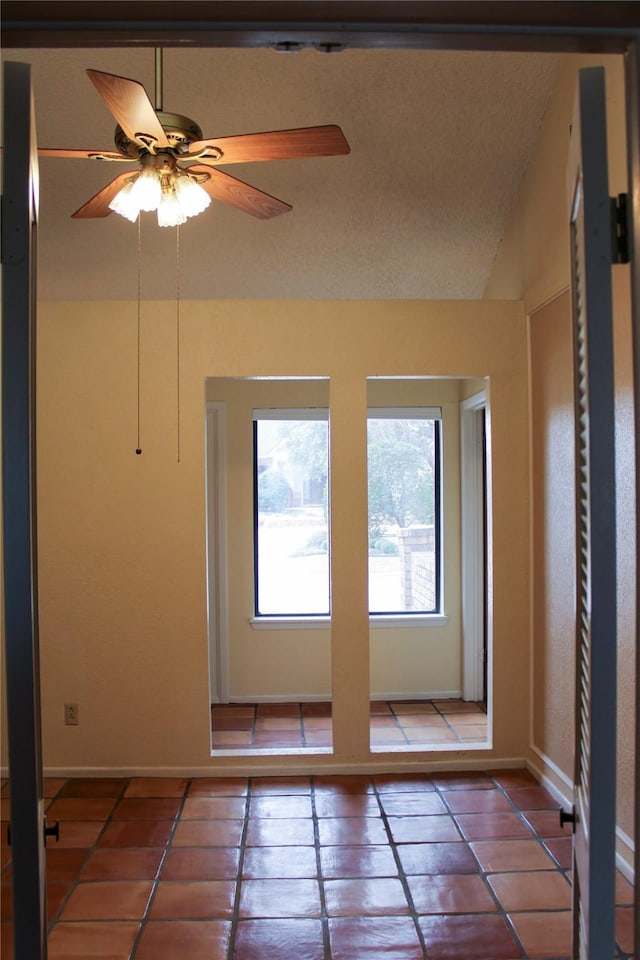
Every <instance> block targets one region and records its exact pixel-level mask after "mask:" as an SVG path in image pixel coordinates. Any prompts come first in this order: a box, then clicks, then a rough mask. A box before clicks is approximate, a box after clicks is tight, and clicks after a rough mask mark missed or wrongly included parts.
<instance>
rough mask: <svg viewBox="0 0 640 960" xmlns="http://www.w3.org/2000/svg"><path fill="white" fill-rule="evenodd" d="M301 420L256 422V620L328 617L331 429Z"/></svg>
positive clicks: (318, 421) (321, 422) (315, 421)
mask: <svg viewBox="0 0 640 960" xmlns="http://www.w3.org/2000/svg"><path fill="white" fill-rule="evenodd" d="M300 413H301V417H300V419H290V420H285V419H260V418H257V419H256V420H255V422H254V428H255V487H256V516H255V523H256V528H255V543H256V614H257V615H263V616H265V615H271V616H276V615H281V616H288V615H291V616H293V615H307V616H308V615H314V614H317V615H321V614H325V615H327V614H328V613H329V535H328V526H327V516H328V502H327V498H328V492H327V482H328V422H327V419H326V416H325V417H324V418H323V419H307V418H306V417H304V418H303V416H302V414H303V411H300ZM310 415H311V414H310ZM316 415H317V414H316Z"/></svg>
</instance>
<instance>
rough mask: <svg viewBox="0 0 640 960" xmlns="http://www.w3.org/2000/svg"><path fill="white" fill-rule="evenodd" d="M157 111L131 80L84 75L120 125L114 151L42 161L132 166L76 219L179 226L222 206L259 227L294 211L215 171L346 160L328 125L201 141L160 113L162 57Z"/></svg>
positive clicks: (345, 149) (191, 127) (177, 118)
mask: <svg viewBox="0 0 640 960" xmlns="http://www.w3.org/2000/svg"><path fill="white" fill-rule="evenodd" d="M155 53H156V106H155V108H154V106H153V105H152V103H151V100H150V99H149V97H148V95H147V92H146V90H145V88H144V86H143V85H142V84H141V83H139V82H138V81H136V80H129V79H127V78H125V77H119V76H115V75H114V74H111V73H102V72H101V71H99V70H87V75H88V76H89V79H90V80H91V82H92V83H93V85H94V86H95V87H96V89H97V91H98V93H99V94H100V96H101V97H102V98H103V100H104V101H105V103H106V105H107V107H108V108H109V110H110V111H111V113H112V114H113V116H114V117H115V119H116V120H117V123H118V126H117V127H116V130H115V146H116V150H65V149H48V148H43V149H40V150H38V153H39V154H40V156H44V157H66V158H76V159H90V160H104V161H117V162H126V163H135V164H136V165H137V169H136V170H134V171H133V172H131V171H128V172H126V173H121V174H119V175H118V176H117V177H115V178H114V179H113V180H111V182H110V183H108V184H107V185H106V186H105V187H103V188H102V190H100V191H99V192H98V193H96V194H95V196H93V197H91V199H90V200H88V201H87V202H86V203H85V204H83V206H81V207H80V209H79V210H76V212H75V213H73V214H72V217H73V218H76V219H82V218H93V217H106V216H108V215H109V214H110V213H111V212H112V211H115V212H116V213H119V214H120V215H121V216H124V217H126V218H127V219H128V220H131V221H132V222H133V221H135V220H137V218H138V214H139V213H140V211H141V210H144V211H151V210H156V211H157V216H158V223H159V225H160V226H177V225H178V224H180V223H184V222H185V220H186V219H187V218H188V217H190V216H195V215H196V214H198V213H201V212H202V211H203V210H204V209H205V208H206V207H207V206H208V205H209V203H210V202H211V198H212V197H213V198H215V199H216V200H220V201H222V202H223V203H227V204H230V205H231V206H233V207H237V208H238V209H240V210H243V211H244V212H245V213H249V214H251V215H252V216H254V217H258V218H259V219H261V220H268V219H270V218H271V217H276V216H278V215H279V214H281V213H286V212H287V211H289V210H291V209H292V208H291V205H290V204H288V203H285V202H284V201H283V200H278V199H277V198H276V197H272V196H270V195H269V194H268V193H264V192H263V191H262V190H258V189H257V188H256V187H253V186H251V185H250V184H248V183H244V182H243V181H242V180H238V179H237V178H236V177H232V176H231V175H230V174H228V173H224V172H223V171H222V170H218V169H217V166H218V164H227V163H252V162H254V161H258V160H286V159H295V158H304V157H330V156H337V155H340V154H347V153H349V152H350V147H349V144H348V143H347V141H346V139H345V137H344V134H343V133H342V130H341V129H340V127H338V126H335V125H333V124H329V125H325V126H318V127H299V128H297V129H293V130H277V131H272V132H268V133H249V134H241V135H238V136H231V137H219V138H203V135H202V130H201V129H200V127H199V126H198V124H197V123H196V122H195V121H194V120H191V119H190V118H189V117H185V116H182V115H180V114H174V113H166V112H164V110H163V109H162V50H156V51H155Z"/></svg>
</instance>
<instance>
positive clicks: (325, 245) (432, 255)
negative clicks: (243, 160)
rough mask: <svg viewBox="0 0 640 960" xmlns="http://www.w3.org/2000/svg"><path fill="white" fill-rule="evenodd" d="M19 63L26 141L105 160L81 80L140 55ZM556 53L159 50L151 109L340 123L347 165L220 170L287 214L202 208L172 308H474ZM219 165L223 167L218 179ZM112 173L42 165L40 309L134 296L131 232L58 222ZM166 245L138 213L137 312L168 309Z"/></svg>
mask: <svg viewBox="0 0 640 960" xmlns="http://www.w3.org/2000/svg"><path fill="white" fill-rule="evenodd" d="M5 58H6V59H11V60H20V61H23V62H28V63H31V64H32V76H33V86H34V92H35V103H36V118H37V133H38V141H39V144H40V145H41V146H45V147H76V148H82V149H94V148H95V149H98V150H106V149H109V150H110V149H112V148H113V129H114V126H115V123H114V121H113V118H112V117H111V114H110V113H109V112H108V110H107V108H106V106H105V104H104V102H103V101H102V100H101V98H100V97H99V95H98V94H97V92H96V90H95V89H94V87H93V86H92V84H91V83H90V82H89V79H88V78H87V76H86V74H85V69H86V68H88V67H89V68H94V69H98V70H103V71H106V72H109V73H115V74H119V75H121V76H125V77H131V78H134V79H137V80H139V81H141V82H142V83H143V84H144V85H145V87H146V89H147V91H148V93H149V95H150V97H151V99H152V100H153V99H154V55H153V51H152V50H151V49H148V48H147V49H133V50H131V49H126V50H124V49H118V48H115V49H91V50H85V49H72V50H71V49H69V50H51V49H49V50H46V49H44V50H10V51H6V52H5ZM561 61H562V57H561V56H559V55H555V54H540V53H488V52H468V51H441V50H430V51H411V50H395V51H393V50H380V51H378V50H346V51H343V52H341V53H332V54H326V53H319V52H317V51H315V50H305V51H302V52H299V53H281V52H276V51H275V50H271V49H258V50H254V49H241V50H233V49H189V50H183V49H174V48H170V49H167V50H165V52H164V104H163V105H164V109H165V110H167V111H170V112H175V113H181V114H186V115H187V116H189V117H191V118H193V119H194V120H196V121H197V122H198V123H199V125H200V127H201V128H202V130H203V133H204V135H205V136H226V135H231V134H237V133H249V132H256V131H263V130H282V129H289V128H292V127H299V126H316V125H319V124H327V123H336V124H339V125H340V126H341V127H342V129H343V131H344V133H345V136H346V138H347V140H348V141H349V144H350V146H351V153H350V154H349V155H348V156H340V157H329V158H315V159H306V160H286V161H277V162H265V163H254V164H234V165H233V167H232V168H229V171H228V172H229V173H232V174H233V176H235V177H239V178H240V179H242V180H246V181H248V182H250V183H252V184H253V185H255V186H257V187H259V188H260V189H262V190H264V191H266V192H267V193H269V194H272V195H274V196H276V197H279V198H280V199H283V200H286V201H287V202H288V203H291V204H292V205H293V210H292V211H291V212H290V213H286V214H284V215H282V216H279V217H277V218H275V219H273V220H268V221H260V220H257V219H254V218H253V217H251V216H249V215H247V214H245V213H242V212H240V211H238V210H236V209H233V208H231V207H228V206H225V205H224V204H222V203H219V202H215V201H214V203H213V204H212V205H211V207H210V208H209V209H208V210H207V211H206V212H205V213H204V214H202V215H201V216H199V217H197V218H194V219H193V220H190V221H188V222H187V223H186V224H185V225H184V226H183V227H181V228H180V235H179V246H180V249H179V253H180V276H179V287H180V295H181V297H183V298H184V299H201V298H206V299H209V298H211V299H216V298H245V297H246V298H301V299H304V298H367V299H369V298H372V299H377V298H396V297H398V298H403V297H406V298H447V299H449V298H453V299H459V298H477V297H481V296H482V293H483V290H484V286H485V283H486V281H487V278H488V275H489V271H490V269H491V265H492V262H493V259H494V257H495V254H496V251H497V249H498V245H499V242H500V239H501V237H502V234H503V230H504V226H505V221H506V218H507V216H508V214H509V211H510V209H511V206H512V204H513V202H514V199H515V197H516V195H517V191H518V188H519V185H520V183H521V179H522V176H523V173H524V171H525V169H526V166H527V162H528V159H529V157H530V154H531V150H532V147H533V145H534V143H535V141H536V138H537V135H538V132H539V128H540V122H541V119H542V116H543V114H544V111H545V108H546V105H547V103H548V99H549V95H550V92H551V89H552V87H553V83H554V80H555V77H556V75H557V71H558V68H559V65H560V63H561ZM221 169H225V168H224V167H222V168H221ZM122 171H123V168H122V167H121V166H120V165H119V164H107V163H100V162H95V161H89V160H68V159H65V160H61V159H53V158H42V159H41V161H40V175H41V183H40V234H39V244H40V249H39V271H38V276H39V281H38V282H39V296H40V298H41V299H43V300H73V299H82V300H85V299H87V300H90V299H113V300H122V299H134V298H135V297H136V295H137V289H138V230H137V227H136V226H135V225H133V224H130V223H129V222H127V221H125V220H123V219H122V218H120V217H119V216H117V215H116V214H112V215H111V216H109V217H108V218H106V219H100V220H72V219H71V218H70V214H71V213H73V211H75V210H76V209H77V208H78V207H80V206H81V205H82V204H83V203H84V202H85V201H86V200H88V199H89V197H91V196H92V195H94V194H95V193H97V192H98V190H100V189H101V187H102V186H103V185H104V184H105V183H107V181H109V180H110V179H111V178H112V177H113V176H115V175H116V174H118V173H121V172H122ZM176 282H177V271H176V232H175V230H172V229H160V228H159V227H158V226H157V224H156V221H155V215H154V214H143V217H142V226H141V249H140V286H141V296H142V297H143V298H144V299H165V298H168V299H172V298H174V297H175V295H176Z"/></svg>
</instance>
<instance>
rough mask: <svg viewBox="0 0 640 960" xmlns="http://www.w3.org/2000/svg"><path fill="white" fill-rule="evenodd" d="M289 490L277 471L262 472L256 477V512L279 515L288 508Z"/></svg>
mask: <svg viewBox="0 0 640 960" xmlns="http://www.w3.org/2000/svg"><path fill="white" fill-rule="evenodd" d="M290 496H291V490H290V489H289V484H288V483H287V481H286V480H285V478H284V477H283V476H282V474H281V473H280V472H279V471H278V470H264V471H263V472H262V473H261V474H260V475H259V477H258V510H259V511H260V512H262V511H264V512H265V513H281V512H282V511H283V510H286V509H287V507H288V506H289V498H290Z"/></svg>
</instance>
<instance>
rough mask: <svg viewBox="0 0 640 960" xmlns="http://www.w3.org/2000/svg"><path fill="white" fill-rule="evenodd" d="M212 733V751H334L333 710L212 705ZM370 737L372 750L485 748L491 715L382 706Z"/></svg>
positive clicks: (464, 708)
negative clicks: (444, 746) (481, 745)
mask: <svg viewBox="0 0 640 960" xmlns="http://www.w3.org/2000/svg"><path fill="white" fill-rule="evenodd" d="M211 730H212V747H213V749H214V750H258V749H261V748H262V749H275V748H278V747H290V748H291V747H294V748H298V749H300V748H304V747H307V748H311V749H313V748H314V747H331V704H330V703H229V704H214V705H213V706H212V707H211ZM370 735H371V746H372V747H373V748H376V747H377V748H388V747H392V748H393V747H406V746H421V745H424V746H433V745H434V744H449V743H451V744H455V743H464V744H469V743H483V742H484V741H486V739H487V713H486V709H485V706H484V704H480V703H473V702H465V701H462V700H379V701H374V702H373V703H372V704H371V724H370Z"/></svg>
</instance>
